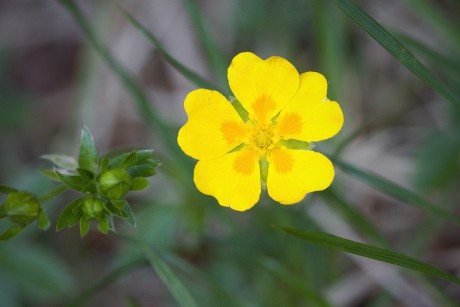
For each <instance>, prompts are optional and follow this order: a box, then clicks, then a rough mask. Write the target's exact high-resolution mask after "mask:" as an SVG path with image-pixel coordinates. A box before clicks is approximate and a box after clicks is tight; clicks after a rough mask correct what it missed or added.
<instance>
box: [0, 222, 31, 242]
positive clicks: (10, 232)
mask: <svg viewBox="0 0 460 307" xmlns="http://www.w3.org/2000/svg"><path fill="white" fill-rule="evenodd" d="M25 228H26V225H18V224H14V225H12V226H11V227H10V228H8V229H7V230H6V231H5V232H4V233H2V234H1V235H0V241H6V240H9V239H11V238H13V237H15V236H17V235H18V234H20V233H21V232H22V231H23V230H24V229H25Z"/></svg>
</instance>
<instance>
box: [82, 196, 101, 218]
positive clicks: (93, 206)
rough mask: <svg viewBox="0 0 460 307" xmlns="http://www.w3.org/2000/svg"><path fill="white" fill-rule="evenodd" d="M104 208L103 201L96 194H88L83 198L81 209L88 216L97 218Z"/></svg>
mask: <svg viewBox="0 0 460 307" xmlns="http://www.w3.org/2000/svg"><path fill="white" fill-rule="evenodd" d="M103 208H104V203H103V202H102V200H100V199H99V198H98V197H97V196H88V197H86V198H85V200H83V206H82V210H83V212H85V213H86V214H87V215H88V216H90V217H93V218H97V216H99V215H100V212H101V211H102V210H103Z"/></svg>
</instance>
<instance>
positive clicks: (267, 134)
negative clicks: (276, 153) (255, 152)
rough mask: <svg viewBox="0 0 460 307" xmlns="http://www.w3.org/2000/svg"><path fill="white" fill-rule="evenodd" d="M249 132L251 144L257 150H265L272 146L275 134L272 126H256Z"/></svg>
mask: <svg viewBox="0 0 460 307" xmlns="http://www.w3.org/2000/svg"><path fill="white" fill-rule="evenodd" d="M251 130H252V131H251V132H252V133H251V138H250V140H251V143H252V144H253V145H254V146H255V147H257V148H258V149H260V150H267V149H269V148H270V147H271V146H272V145H273V144H274V140H273V138H274V136H275V133H274V131H273V126H272V125H258V124H256V125H255V126H254V127H253V129H251Z"/></svg>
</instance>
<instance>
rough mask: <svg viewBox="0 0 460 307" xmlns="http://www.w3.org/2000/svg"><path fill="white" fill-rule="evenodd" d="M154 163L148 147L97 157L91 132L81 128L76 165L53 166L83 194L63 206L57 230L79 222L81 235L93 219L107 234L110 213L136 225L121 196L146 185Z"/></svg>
mask: <svg viewBox="0 0 460 307" xmlns="http://www.w3.org/2000/svg"><path fill="white" fill-rule="evenodd" d="M49 160H50V159H49ZM53 160H55V159H53ZM53 160H52V161H53ZM56 166H58V165H56ZM157 166H158V161H156V160H154V159H152V151H151V150H137V151H131V152H127V153H122V154H119V155H117V156H115V157H113V158H107V157H103V158H100V157H99V156H98V154H97V149H96V145H95V143H94V139H93V137H92V135H91V133H90V132H89V130H88V129H87V128H86V127H83V128H82V133H81V142H80V153H79V158H78V167H76V168H74V169H62V168H61V169H56V170H55V173H56V174H57V176H58V178H59V180H60V181H61V182H62V183H63V184H64V185H66V186H67V187H68V188H71V189H73V190H76V191H78V192H81V193H83V194H84V195H83V196H82V197H80V198H78V199H76V200H74V201H73V202H71V203H70V204H69V205H67V206H66V208H64V210H63V211H62V213H61V215H60V217H59V220H58V222H57V225H56V230H58V231H60V230H62V229H64V228H65V227H72V226H73V225H75V224H76V223H77V222H78V221H80V234H81V236H82V237H83V236H85V235H86V234H87V233H88V231H89V229H90V224H91V223H90V221H91V220H96V221H97V222H98V225H99V230H100V231H101V232H102V233H107V231H108V230H109V228H110V229H112V230H114V229H113V227H109V225H111V224H112V223H111V222H110V221H111V220H112V217H113V216H117V217H119V218H122V219H126V220H127V221H128V222H129V223H130V224H131V225H135V222H134V215H133V213H132V210H131V208H130V206H129V204H128V202H127V201H126V200H125V199H124V198H125V197H126V196H127V194H128V193H129V191H139V190H141V188H142V189H145V188H147V186H148V181H147V179H146V178H145V177H150V176H153V175H154V174H155V172H156V171H155V168H156V167H157ZM133 183H134V184H133Z"/></svg>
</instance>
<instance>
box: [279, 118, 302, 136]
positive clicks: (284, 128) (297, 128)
mask: <svg viewBox="0 0 460 307" xmlns="http://www.w3.org/2000/svg"><path fill="white" fill-rule="evenodd" d="M300 132H302V118H301V117H300V116H299V115H298V114H296V113H288V114H286V115H284V116H283V118H282V119H281V121H280V122H279V124H278V134H279V135H281V136H284V135H293V134H297V133H300Z"/></svg>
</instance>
